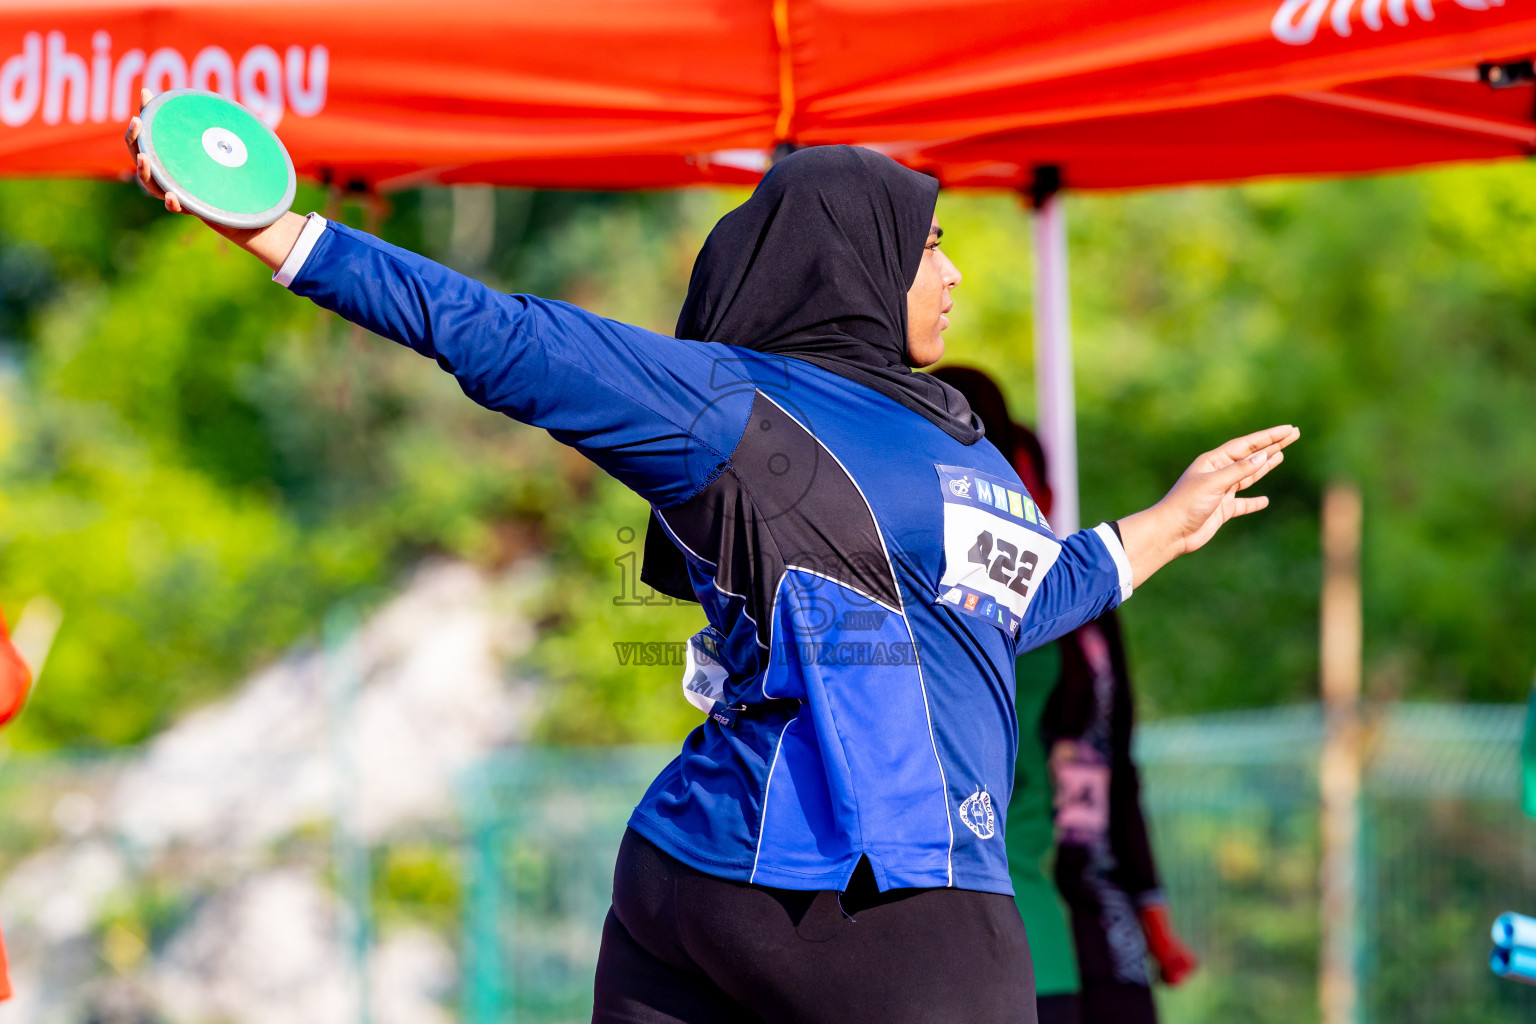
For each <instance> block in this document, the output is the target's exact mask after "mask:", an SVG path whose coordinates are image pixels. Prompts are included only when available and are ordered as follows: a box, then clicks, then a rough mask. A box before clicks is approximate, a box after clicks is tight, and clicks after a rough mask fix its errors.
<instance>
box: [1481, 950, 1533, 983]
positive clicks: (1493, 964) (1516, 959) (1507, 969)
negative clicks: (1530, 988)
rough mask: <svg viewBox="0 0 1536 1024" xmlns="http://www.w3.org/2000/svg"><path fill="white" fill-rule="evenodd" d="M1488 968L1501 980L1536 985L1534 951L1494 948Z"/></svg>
mask: <svg viewBox="0 0 1536 1024" xmlns="http://www.w3.org/2000/svg"><path fill="white" fill-rule="evenodd" d="M1488 966H1489V967H1490V968H1492V970H1493V973H1494V974H1497V975H1498V976H1499V977H1501V978H1509V979H1510V980H1512V981H1523V982H1525V983H1526V984H1527V985H1536V949H1527V948H1525V947H1524V946H1515V947H1513V948H1505V947H1502V946H1498V947H1495V948H1494V950H1493V955H1492V956H1491V957H1489V960H1488Z"/></svg>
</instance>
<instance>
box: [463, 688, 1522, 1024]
mask: <svg viewBox="0 0 1536 1024" xmlns="http://www.w3.org/2000/svg"><path fill="white" fill-rule="evenodd" d="M1524 714H1525V710H1524V708H1523V707H1519V706H1475V707H1468V706H1438V705H1432V706H1426V705H1399V706H1394V707H1392V708H1391V709H1390V710H1388V711H1386V712H1384V713H1381V714H1379V715H1375V716H1373V717H1372V718H1371V719H1370V727H1369V729H1368V736H1369V740H1368V746H1367V752H1368V754H1367V756H1368V761H1367V770H1366V775H1365V780H1364V789H1363V796H1362V806H1361V816H1362V826H1363V827H1362V836H1361V844H1360V849H1359V862H1358V864H1359V894H1360V902H1359V910H1358V912H1359V923H1360V932H1359V939H1360V942H1359V950H1358V962H1359V970H1360V981H1361V993H1360V1020H1361V1022H1362V1024H1440V1022H1444V1024H1453V1022H1454V1024H1476V1022H1482V1021H1490V1022H1491V1021H1501V1022H1503V1021H1522V1020H1531V1021H1536V989H1530V988H1526V987H1524V986H1520V985H1516V984H1512V983H1509V982H1505V981H1499V980H1498V979H1495V978H1494V977H1493V976H1492V974H1491V973H1490V972H1489V971H1488V966H1487V959H1488V949H1489V939H1488V928H1489V925H1490V924H1491V923H1492V921H1493V918H1494V917H1495V916H1496V915H1497V914H1498V913H1499V912H1501V911H1503V910H1508V909H1519V910H1526V911H1536V829H1533V824H1532V823H1531V822H1530V821H1529V820H1528V819H1526V818H1525V817H1524V816H1523V815H1522V814H1521V813H1520V810H1519V806H1520V805H1519V799H1520V793H1519V767H1520V766H1519V745H1520V737H1521V732H1522V729H1523V722H1524ZM1321 738H1322V723H1321V717H1320V715H1319V713H1318V710H1317V709H1316V708H1315V707H1298V708H1283V709H1276V710H1268V711H1261V712H1243V713H1233V714H1223V715H1210V716H1202V717H1199V718H1193V719H1184V720H1177V721H1167V722H1158V723H1152V724H1149V725H1146V726H1144V727H1143V728H1142V729H1141V731H1140V735H1139V737H1138V743H1137V750H1138V757H1139V760H1140V761H1141V764H1142V766H1143V787H1144V797H1145V800H1146V804H1147V808H1148V811H1149V812H1150V815H1151V818H1152V828H1153V832H1154V842H1155V844H1156V847H1157V850H1158V855H1159V859H1160V863H1161V868H1162V871H1163V875H1164V883H1165V888H1166V889H1167V890H1168V895H1169V900H1170V904H1171V906H1172V909H1173V915H1174V918H1175V920H1176V922H1177V923H1178V925H1179V927H1180V929H1181V930H1182V931H1183V932H1184V933H1185V935H1186V937H1187V938H1188V939H1189V941H1190V943H1191V944H1192V945H1193V946H1194V947H1195V948H1196V949H1197V950H1198V951H1199V953H1200V954H1201V956H1202V957H1203V959H1204V968H1203V970H1202V971H1201V972H1200V973H1199V974H1197V975H1196V976H1195V978H1194V979H1192V980H1191V981H1190V982H1188V983H1187V984H1186V985H1184V986H1182V987H1181V988H1179V989H1177V990H1163V991H1161V992H1160V995H1159V1000H1160V1006H1161V1008H1162V1011H1163V1017H1164V1019H1165V1021H1169V1022H1173V1024H1205V1022H1212V1024H1214V1022H1218V1021H1219V1022H1222V1024H1227V1022H1230V1021H1233V1020H1241V1021H1243V1022H1244V1024H1269V1022H1275V1024H1280V1022H1285V1024H1301V1022H1308V1021H1315V1020H1317V1016H1318V1015H1317V994H1316V993H1317V962H1318V936H1319V922H1318V914H1317V901H1318V896H1317V863H1318V852H1319V851H1318V800H1317V778H1316V772H1315V765H1316V763H1317V759H1318V754H1319V748H1320V744H1321ZM671 753H672V751H670V750H655V749H642V750H622V751H616V750H608V751H602V752H583V753H572V752H555V751H540V752H518V753H514V754H510V755H508V756H506V757H504V758H500V759H498V760H496V761H494V762H492V763H490V764H487V765H484V766H483V767H482V768H481V769H480V770H478V771H477V772H476V773H474V775H473V777H472V779H471V780H470V782H469V784H468V785H467V788H466V793H467V794H468V800H467V803H466V807H467V825H468V835H469V840H468V846H469V850H470V855H469V857H468V858H467V862H468V863H469V864H470V865H471V867H470V871H469V882H468V884H469V890H468V899H467V900H466V908H467V909H466V922H465V924H466V933H465V940H464V953H465V985H464V991H463V1002H462V1006H463V1010H464V1020H465V1021H466V1022H467V1024H493V1022H494V1024H502V1022H510V1021H518V1022H523V1024H532V1022H540V1024H542V1022H556V1021H560V1022H565V1021H571V1022H575V1021H584V1020H586V1019H587V1015H588V1014H589V1012H590V1006H591V992H590V987H591V975H592V965H593V963H594V962H595V957H596V952H597V946H598V942H599V938H600V935H601V928H602V920H603V916H604V914H605V913H606V911H607V907H608V893H609V888H610V877H611V871H612V863H613V855H614V851H615V850H616V848H617V843H618V839H619V836H620V835H621V834H622V832H623V828H624V821H625V819H626V817H627V815H628V813H629V810H630V808H631V807H632V806H633V804H634V802H635V801H636V800H637V799H638V798H639V796H640V794H641V793H643V792H644V789H645V787H646V785H647V784H648V783H649V782H650V780H651V778H652V777H653V775H654V774H655V772H656V771H657V770H658V769H659V768H660V766H661V765H662V764H664V763H665V762H666V760H667V759H668V758H669V757H670V756H671Z"/></svg>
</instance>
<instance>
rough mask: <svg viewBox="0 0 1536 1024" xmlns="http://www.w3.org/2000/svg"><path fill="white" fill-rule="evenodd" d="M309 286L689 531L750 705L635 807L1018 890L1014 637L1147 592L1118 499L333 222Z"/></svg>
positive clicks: (875, 406) (722, 842) (760, 870)
mask: <svg viewBox="0 0 1536 1024" xmlns="http://www.w3.org/2000/svg"><path fill="white" fill-rule="evenodd" d="M291 288H292V290H293V291H294V292H295V293H297V294H300V295H304V296H307V297H309V298H311V299H313V300H314V301H315V302H317V303H318V304H320V305H321V306H324V307H325V308H327V309H331V310H334V311H336V312H338V313H340V314H341V315H342V316H344V317H346V318H347V319H348V320H351V321H353V322H354V323H358V324H361V325H362V326H364V327H366V328H368V329H369V330H371V331H374V332H376V333H378V334H381V335H384V336H385V337H388V338H392V339H394V340H395V341H398V342H400V343H401V344H403V345H407V346H409V347H410V348H412V349H414V350H415V351H417V352H419V353H421V354H422V355H424V356H427V357H429V358H432V359H435V360H436V361H437V362H438V363H439V365H441V366H442V367H443V368H444V369H445V370H447V371H448V372H450V373H452V374H453V375H454V376H455V377H456V378H457V379H458V382H459V385H460V386H461V387H462V388H463V390H464V392H465V394H467V395H468V396H469V397H471V398H473V399H474V400H475V401H476V402H478V403H480V404H481V405H484V406H486V407H487V408H490V409H494V410H497V411H499V412H502V413H505V414H506V415H508V416H510V417H512V418H513V419H516V420H519V421H522V422H524V423H530V424H532V425H534V426H537V427H542V428H544V429H546V430H548V431H549V432H550V434H551V435H552V436H553V437H554V438H555V439H556V440H558V441H560V442H562V443H564V444H568V445H572V446H574V447H575V448H576V449H577V450H578V451H580V452H581V453H582V454H583V455H585V456H587V457H588V458H590V459H591V460H592V461H593V462H595V463H597V464H598V465H599V466H600V467H602V468H603V469H604V470H606V471H607V472H608V473H610V474H612V475H613V476H614V477H616V478H617V479H618V480H620V481H621V482H623V483H624V484H625V485H627V486H629V487H630V488H631V489H633V490H634V491H635V492H636V493H638V494H639V495H640V496H641V497H643V498H644V499H645V500H646V501H648V502H650V503H651V505H652V507H653V508H654V509H655V510H656V511H657V514H658V518H659V521H660V522H661V523H662V525H663V526H664V527H665V528H666V530H667V532H668V535H669V536H670V537H671V538H672V540H673V541H674V542H675V543H676V544H677V545H678V547H679V548H680V549H681V550H683V551H684V554H685V555H686V556H687V560H688V570H689V577H690V582H691V585H692V587H693V589H694V592H695V593H696V594H697V596H698V598H699V601H700V603H701V605H702V606H703V609H704V613H705V615H706V616H707V618H708V620H709V622H710V624H711V625H712V626H713V627H714V628H715V630H716V631H718V634H719V635H720V636H721V637H723V638H724V639H723V643H720V644H719V654H720V658H719V660H720V663H721V665H723V666H724V667H725V668H726V669H727V670H728V678H727V680H726V683H725V694H724V699H723V703H724V704H726V705H728V706H730V707H732V708H735V707H736V706H738V705H740V706H742V710H741V711H740V713H739V714H738V715H737V716H735V717H734V719H733V721H732V722H731V723H730V725H731V727H730V728H725V727H722V724H721V723H720V722H718V721H716V720H713V719H707V720H706V721H705V722H704V724H702V725H701V726H700V727H699V728H697V729H695V730H694V731H693V732H692V733H691V734H690V735H689V736H688V738H687V740H686V741H685V742H684V745H683V750H682V753H681V755H680V756H679V757H678V758H677V759H676V760H674V761H673V762H672V763H671V764H670V765H669V766H668V767H667V768H666V769H665V770H664V771H663V772H662V773H661V775H660V776H659V777H658V778H657V779H656V781H655V782H654V783H652V785H651V787H650V790H649V791H648V792H647V793H646V795H645V797H644V799H643V800H642V801H641V803H640V806H639V807H638V808H637V809H636V810H635V812H634V815H633V817H632V818H631V819H630V826H631V827H632V828H634V829H635V830H636V831H637V832H640V833H641V834H643V835H644V836H645V837H646V838H648V839H650V840H651V841H652V842H654V843H655V844H657V845H658V846H660V847H661V848H662V849H664V850H666V851H667V852H669V853H671V854H672V855H673V856H675V857H677V858H678V859H680V860H682V861H683V862H685V863H687V864H690V865H692V866H693V867H695V868H697V869H698V870H700V871H703V872H706V873H708V874H711V875H715V876H717V877H722V878H730V879H737V880H741V881H754V882H757V883H760V884H764V885H770V886H777V887H782V888H789V889H802V890H804V889H844V888H846V886H847V883H848V881H849V879H850V878H851V877H852V875H853V872H854V869H855V867H856V866H857V864H858V861H859V859H860V857H861V856H863V857H868V858H869V861H870V864H871V866H872V868H873V870H874V875H875V879H876V881H877V883H878V884H879V886H880V888H881V889H889V888H894V887H914V886H917V887H927V886H946V885H954V886H957V887H960V888H965V889H976V890H982V891H989V892H998V893H1010V894H1011V893H1012V886H1011V884H1010V882H1009V877H1008V866H1007V856H1006V853H1005V850H1004V845H1003V835H1004V815H1005V813H1006V809H1007V803H1008V795H1009V793H1011V792H1012V789H1013V767H1014V758H1015V751H1016V748H1017V744H1018V723H1017V721H1016V719H1015V712H1014V675H1013V673H1014V657H1015V656H1016V654H1018V653H1019V652H1021V651H1023V650H1027V649H1029V648H1033V647H1037V646H1039V645H1041V644H1044V643H1046V642H1048V641H1050V640H1052V639H1055V638H1056V637H1059V636H1062V635H1064V634H1066V633H1068V632H1070V631H1072V630H1074V629H1076V628H1077V627H1078V626H1081V625H1083V624H1084V623H1086V622H1090V621H1092V620H1094V619H1096V618H1098V617H1099V616H1100V615H1102V614H1104V612H1106V611H1108V610H1109V609H1111V608H1114V607H1115V606H1116V605H1118V604H1119V603H1120V601H1121V600H1122V598H1123V596H1124V595H1126V594H1128V593H1129V588H1130V570H1129V565H1128V564H1127V562H1126V560H1125V555H1124V549H1123V548H1122V547H1121V546H1120V542H1119V540H1118V539H1117V538H1116V537H1115V535H1114V533H1113V531H1112V530H1111V529H1110V528H1109V527H1108V526H1100V527H1099V528H1098V529H1097V530H1085V531H1081V532H1079V533H1076V534H1074V535H1072V536H1070V537H1066V538H1061V539H1057V538H1055V537H1054V536H1053V535H1052V533H1051V531H1050V528H1049V527H1048V526H1047V525H1046V524H1045V522H1044V520H1043V519H1042V518H1041V517H1040V516H1039V514H1038V510H1037V509H1036V508H1035V506H1034V503H1033V502H1032V501H1030V500H1029V496H1028V494H1027V492H1026V491H1025V489H1024V487H1023V485H1022V484H1021V483H1020V482H1019V478H1018V476H1017V474H1015V473H1014V471H1013V468H1012V466H1010V465H1009V463H1008V461H1007V460H1006V459H1005V458H1004V457H1003V456H1002V455H1001V454H999V452H998V451H997V449H996V448H994V447H993V446H992V445H991V443H990V442H987V441H980V442H978V443H976V444H974V445H971V446H965V445H962V444H960V443H959V442H958V441H956V440H954V439H953V438H951V437H950V436H949V435H948V434H946V433H945V432H944V431H943V430H940V429H939V428H938V427H936V426H934V425H933V424H932V423H930V422H929V421H928V420H926V419H924V418H923V417H922V416H920V415H918V414H917V413H915V412H912V411H910V410H908V409H906V408H904V407H903V406H901V405H900V404H898V403H897V402H895V401H893V400H892V399H890V398H887V397H885V396H884V395H882V394H880V393H878V392H876V391H874V390H872V389H870V388H866V387H863V386H861V385H858V384H855V383H852V382H850V381H849V380H847V379H845V378H843V377H839V376H837V375H835V374H832V373H829V372H827V371H825V370H822V369H820V368H819V367H816V366H813V365H812V364H810V363H807V362H804V361H802V360H797V359H792V358H783V357H774V356H767V355H763V354H761V353H757V352H752V351H749V350H746V349H739V348H734V347H731V346H726V345H716V344H702V343H699V342H693V341H683V340H678V339H675V338H669V337H664V336H662V335H658V334H654V333H652V332H649V331H645V330H642V329H640V328H638V327H632V326H630V325H627V324H622V323H616V322H614V321H612V320H606V319H603V318H602V317H598V316H595V315H593V314H591V313H588V312H585V311H584V310H581V309H578V308H576V307H574V306H571V305H568V304H566V303H562V302H552V301H548V300H544V299H538V298H533V297H530V296H521V295H504V294H501V293H498V292H495V291H493V290H492V289H490V288H487V287H486V286H484V285H482V284H479V283H478V282H475V281H473V280H470V279H469V278H466V277H464V276H462V275H460V274H457V273H455V272H453V271H451V270H448V269H447V268H445V267H442V266H439V265H437V264H435V263H433V262H431V261H430V260H426V259H423V258H422V257H420V256H417V255H415V254H413V253H409V252H406V251H405V250H402V249H398V248H396V247H394V246H391V245H388V244H386V243H384V242H381V241H379V240H378V239H376V238H373V237H371V236H369V235H366V234H363V233H361V232H357V231H353V230H351V229H349V228H346V227H344V226H341V225H338V224H335V223H332V224H329V225H328V226H327V228H326V230H325V231H324V232H323V233H322V236H321V238H320V239H319V241H318V242H317V243H316V245H315V246H314V248H313V250H312V251H311V252H310V254H309V256H308V259H307V260H306V261H305V263H304V265H303V267H302V268H300V270H299V271H298V273H297V275H296V276H295V277H294V279H293V283H292V285H291ZM445 454H446V453H445ZM983 485H985V486H983ZM711 531H713V532H712V534H711ZM722 531H723V535H722ZM701 538H702V540H701ZM796 702H798V703H796Z"/></svg>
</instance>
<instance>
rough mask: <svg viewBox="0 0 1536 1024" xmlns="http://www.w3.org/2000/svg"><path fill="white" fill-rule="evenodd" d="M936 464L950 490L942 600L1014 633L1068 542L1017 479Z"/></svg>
mask: <svg viewBox="0 0 1536 1024" xmlns="http://www.w3.org/2000/svg"><path fill="white" fill-rule="evenodd" d="M934 468H935V469H936V470H938V472H939V490H940V492H941V493H942V494H943V496H944V576H943V578H942V579H940V580H939V600H941V601H943V602H945V603H946V604H948V605H950V606H952V607H953V608H954V609H955V610H956V611H958V612H960V613H961V614H964V615H974V616H975V617H977V618H980V619H986V620H987V621H988V622H990V623H991V624H992V625H994V626H996V627H997V628H998V629H1001V630H1003V631H1004V632H1005V633H1007V634H1008V635H1009V636H1015V635H1017V634H1018V632H1019V626H1020V624H1021V623H1022V622H1023V621H1024V612H1025V611H1026V610H1027V609H1028V608H1029V603H1030V601H1032V600H1034V597H1035V592H1036V591H1037V590H1038V589H1039V587H1040V584H1041V583H1042V582H1043V581H1044V580H1045V574H1046V573H1047V572H1049V571H1050V569H1051V566H1053V565H1055V564H1056V559H1057V557H1058V556H1060V554H1061V545H1060V544H1058V543H1057V542H1056V539H1055V538H1054V537H1052V536H1051V535H1050V532H1049V531H1050V526H1048V525H1047V524H1046V521H1045V517H1044V516H1043V515H1041V514H1040V510H1039V508H1037V507H1036V506H1035V503H1034V502H1033V501H1030V500H1029V495H1028V494H1026V493H1025V492H1024V490H1023V489H1022V488H1021V487H1020V486H1019V485H1018V484H1017V483H1016V482H1015V483H1010V482H1009V481H1006V480H1003V479H1000V478H999V477H995V476H989V475H987V474H986V473H978V472H976V471H975V470H974V469H964V468H962V467H959V466H935V467H934Z"/></svg>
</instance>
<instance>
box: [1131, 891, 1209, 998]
mask: <svg viewBox="0 0 1536 1024" xmlns="http://www.w3.org/2000/svg"><path fill="white" fill-rule="evenodd" d="M1140 917H1141V930H1142V933H1143V934H1145V935H1146V937H1147V952H1149V953H1151V954H1152V959H1154V960H1156V961H1157V966H1158V970H1159V972H1160V973H1161V974H1162V976H1163V983H1164V984H1165V985H1177V984H1179V982H1181V981H1183V980H1184V979H1185V978H1187V977H1189V976H1190V975H1191V974H1193V973H1194V972H1195V971H1196V969H1198V968H1199V966H1200V960H1199V958H1198V957H1196V956H1195V954H1194V953H1193V952H1191V951H1190V948H1189V947H1188V946H1186V945H1184V942H1183V940H1181V939H1180V938H1179V937H1178V935H1177V934H1175V933H1174V930H1173V922H1172V921H1171V920H1169V919H1168V904H1166V903H1149V904H1147V905H1146V906H1144V907H1142V908H1141V911H1140Z"/></svg>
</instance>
